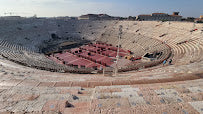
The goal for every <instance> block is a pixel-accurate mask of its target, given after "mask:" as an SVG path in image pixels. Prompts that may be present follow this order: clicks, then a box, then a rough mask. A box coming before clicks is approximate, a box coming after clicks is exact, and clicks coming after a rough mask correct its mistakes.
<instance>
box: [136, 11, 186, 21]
mask: <svg viewBox="0 0 203 114" xmlns="http://www.w3.org/2000/svg"><path fill="white" fill-rule="evenodd" d="M137 19H138V20H140V21H181V19H182V16H180V15H179V12H173V14H172V15H169V14H166V13H152V14H151V15H139V16H138V17H137Z"/></svg>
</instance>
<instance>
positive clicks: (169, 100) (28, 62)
mask: <svg viewBox="0 0 203 114" xmlns="http://www.w3.org/2000/svg"><path fill="white" fill-rule="evenodd" d="M121 27H122V28H121ZM202 33H203V24H197V23H195V24H194V23H189V22H161V21H117V20H114V21H90V20H63V19H35V18H28V19H21V20H0V34H1V36H0V113H1V114H10V113H17V114H21V113H33V114H38V113H39V114H41V113H44V114H100V113H102V114H124V113H125V114H202V113H203V34H202ZM119 36H121V37H120V40H119V38H118V37H119ZM118 50H119V51H118ZM117 60H118V61H117ZM165 60H167V61H165ZM170 60H172V61H171V62H172V63H171V64H168V62H169V61H170ZM163 62H166V64H164V65H163V64H162V63H163ZM116 69H117V70H118V73H114V72H116V71H117V70H116ZM115 74H117V75H115Z"/></svg>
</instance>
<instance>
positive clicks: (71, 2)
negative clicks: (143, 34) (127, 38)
mask: <svg viewBox="0 0 203 114" xmlns="http://www.w3.org/2000/svg"><path fill="white" fill-rule="evenodd" d="M173 11H179V12H180V13H181V14H180V15H183V16H184V17H189V16H193V17H199V16H200V15H203V0H0V16H4V15H5V13H8V12H14V13H15V14H12V15H21V16H33V15H34V14H36V15H37V16H38V17H45V16H46V17H51V16H79V15H81V14H87V13H106V14H109V15H113V16H130V15H131V16H137V15H139V14H151V13H153V12H164V13H169V14H171V13H172V12H173ZM7 15H8V14H7Z"/></svg>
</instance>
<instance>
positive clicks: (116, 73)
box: [115, 25, 123, 76]
mask: <svg viewBox="0 0 203 114" xmlns="http://www.w3.org/2000/svg"><path fill="white" fill-rule="evenodd" d="M122 28H123V26H122V25H120V26H119V34H118V48H117V55H116V67H115V76H117V75H118V60H119V48H120V40H121V35H122V33H123V32H122Z"/></svg>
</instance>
